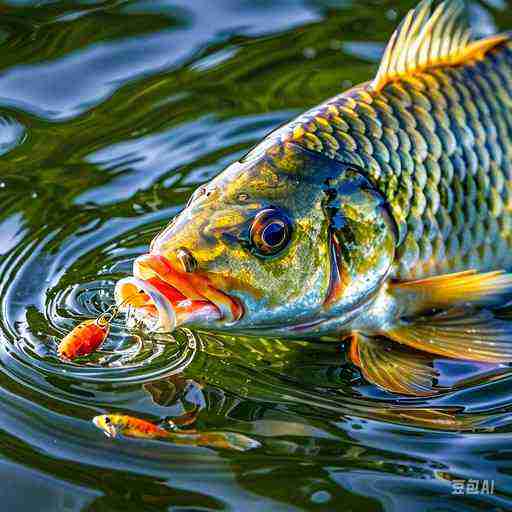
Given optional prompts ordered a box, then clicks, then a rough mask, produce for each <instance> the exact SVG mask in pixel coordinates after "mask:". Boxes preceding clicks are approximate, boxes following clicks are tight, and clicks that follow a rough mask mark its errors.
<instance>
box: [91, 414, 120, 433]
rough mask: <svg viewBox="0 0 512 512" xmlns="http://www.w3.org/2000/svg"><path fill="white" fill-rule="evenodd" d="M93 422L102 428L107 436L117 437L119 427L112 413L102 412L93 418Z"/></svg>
mask: <svg viewBox="0 0 512 512" xmlns="http://www.w3.org/2000/svg"><path fill="white" fill-rule="evenodd" d="M92 422H93V423H94V425H95V426H96V427H98V428H99V429H100V430H103V432H104V433H105V435H106V436H107V437H116V435H117V428H116V425H115V421H114V419H113V418H112V417H111V416H110V415H108V414H101V415H99V416H95V417H94V418H93V419H92Z"/></svg>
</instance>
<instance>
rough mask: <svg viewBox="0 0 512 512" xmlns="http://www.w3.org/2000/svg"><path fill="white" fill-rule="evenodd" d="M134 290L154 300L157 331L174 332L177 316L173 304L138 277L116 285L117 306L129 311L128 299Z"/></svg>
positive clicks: (124, 280)
mask: <svg viewBox="0 0 512 512" xmlns="http://www.w3.org/2000/svg"><path fill="white" fill-rule="evenodd" d="M134 288H135V289H136V290H138V291H143V292H144V293H146V294H147V295H149V297H150V298H151V300H152V304H153V305H154V306H155V307H156V310H157V313H158V325H157V327H156V329H155V330H158V331H163V332H172V331H174V329H175V328H176V323H177V322H176V314H175V312H174V309H173V308H172V304H171V302H170V301H169V300H168V299H167V297H165V295H163V294H162V293H161V292H160V291H159V290H158V289H157V288H155V287H154V286H152V285H151V284H150V283H148V282H147V281H145V280H143V279H139V278H137V277H125V278H124V279H121V280H119V281H118V282H117V283H116V287H115V291H114V295H115V300H116V304H117V305H118V306H121V309H122V310H123V309H128V308H129V307H130V305H131V304H130V301H127V300H126V299H127V297H129V296H130V295H133V294H134Z"/></svg>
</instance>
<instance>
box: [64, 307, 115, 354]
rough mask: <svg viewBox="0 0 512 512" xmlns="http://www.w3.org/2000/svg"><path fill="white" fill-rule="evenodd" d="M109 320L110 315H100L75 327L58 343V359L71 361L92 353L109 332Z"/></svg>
mask: <svg viewBox="0 0 512 512" xmlns="http://www.w3.org/2000/svg"><path fill="white" fill-rule="evenodd" d="M110 319H111V315H108V316H107V315H101V316H100V317H98V318H95V319H93V320H85V321H84V322H82V323H80V324H79V325H77V326H76V327H75V328H74V329H73V330H72V331H71V332H70V333H69V334H67V335H66V336H65V337H64V339H63V340H62V341H61V342H60V344H59V348H58V350H57V352H58V354H59V357H61V358H64V359H69V360H72V359H75V358H77V357H79V356H86V355H88V354H90V353H92V352H94V351H95V350H96V349H97V348H98V347H99V346H100V345H101V344H102V343H103V342H104V341H105V339H106V338H107V336H108V333H109V332H110Z"/></svg>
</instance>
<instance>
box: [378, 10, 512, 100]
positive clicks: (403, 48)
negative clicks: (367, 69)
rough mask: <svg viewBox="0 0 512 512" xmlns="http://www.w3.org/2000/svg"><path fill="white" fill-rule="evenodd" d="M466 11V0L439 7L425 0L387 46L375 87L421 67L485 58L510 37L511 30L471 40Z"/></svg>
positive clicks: (452, 64)
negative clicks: (506, 32)
mask: <svg viewBox="0 0 512 512" xmlns="http://www.w3.org/2000/svg"><path fill="white" fill-rule="evenodd" d="M463 14H464V3H463V1H462V0H446V1H445V2H442V3H440V4H439V5H437V7H436V8H434V5H433V2H432V0H423V1H422V2H421V3H420V4H418V6H417V7H416V8H415V9H412V10H411V11H409V13H408V14H407V15H406V17H405V18H404V20H403V21H402V23H401V24H400V26H399V27H398V28H397V30H396V31H395V33H394V34H393V35H392V37H391V39H390V41H389V43H388V46H387V47H386V51H385V52H384V56H383V58H382V61H381V63H380V67H379V71H378V72H377V76H376V77H375V79H374V80H373V82H372V84H371V87H372V89H373V90H375V91H380V90H381V89H382V88H384V87H385V86H386V85H387V84H389V83H390V82H392V81H393V80H396V79H399V78H401V77H404V76H407V75H410V74H411V73H414V72H417V71H424V70H426V69H430V68H433V67H436V66H456V65H458V64H463V63H464V62H466V61H468V60H470V59H481V58H483V57H484V56H485V54H486V53H487V52H488V51H489V50H491V49H492V48H494V47H495V46H497V45H499V44H500V43H503V42H505V41H508V40H510V34H498V35H495V36H491V37H488V38H486V39H482V40H479V41H474V42H470V38H471V29H470V27H469V25H468V23H467V19H466V17H465V16H464V15H463Z"/></svg>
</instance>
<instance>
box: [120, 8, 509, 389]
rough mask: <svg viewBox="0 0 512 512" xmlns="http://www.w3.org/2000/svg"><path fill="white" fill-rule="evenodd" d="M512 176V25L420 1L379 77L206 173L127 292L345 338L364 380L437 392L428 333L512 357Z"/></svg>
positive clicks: (445, 350) (447, 350)
mask: <svg viewBox="0 0 512 512" xmlns="http://www.w3.org/2000/svg"><path fill="white" fill-rule="evenodd" d="M511 178H512V36H511V34H500V35H495V36H492V37H488V38H486V39H482V40H477V41H472V40H471V35H470V29H469V27H468V26H467V24H466V21H465V17H464V13H463V4H462V2H461V1H458V0H448V1H445V2H443V3H439V4H433V3H432V2H431V1H430V0H424V1H423V2H421V3H420V4H419V5H418V6H417V7H416V9H414V10H412V11H411V12H409V14H408V15H407V16H406V17H405V19H404V20H403V22H402V23H401V25H400V26H399V27H398V29H397V30H396V32H395V33H394V34H393V36H392V38H391V40H390V42H389V44H388V46H387V49H386V51H385V53H384V56H383V58H382V61H381V64H380V67H379V70H378V72H377V75H376V77H375V78H374V79H373V80H372V81H370V82H368V83H365V84H361V85H359V86H356V87H354V88H352V89H350V90H349V91H347V92H344V93H342V94H339V95H338V96H335V97H334V98H332V99H330V100H328V101H326V102H325V103H323V104H321V105H319V106H318V107H315V108H313V109H312V110H309V111H308V112H306V113H304V114H302V115H300V116H299V117H297V118H296V119H294V120H292V121H291V122H290V123H288V124H287V125H285V126H283V127H281V128H279V129H277V130H276V131H274V132H273V133H271V134H270V135H268V136H267V137H266V138H265V139H264V140H263V141H262V142H261V143H260V144H258V145H257V146H256V147H255V148H253V149H252V150H251V151H250V152H249V153H248V154H247V155H246V156H245V157H243V158H242V159H241V160H240V161H238V162H235V163H234V164H232V165H231V166H229V167H228V168H227V169H226V170H225V171H224V172H222V173H221V174H220V175H219V176H217V177H216V178H215V179H213V180H212V181H211V182H210V183H208V184H207V185H205V186H202V187H200V188H199V189H198V190H197V191H196V192H195V193H194V194H193V196H192V197H191V199H190V201H189V203H188V204H187V206H186V208H185V209H184V210H183V211H182V212H181V213H180V214H179V215H178V216H177V217H176V218H174V219H173V220H172V222H171V223H170V225H169V226H168V227H167V228H166V229H165V230H164V231H163V232H162V233H160V234H159V235H158V236H157V237H156V238H155V239H154V240H153V242H152V243H151V247H150V251H149V253H148V254H146V255H144V256H141V257H139V258H138V259H137V260H136V261H135V263H134V277H133V278H127V279H125V280H123V281H122V282H120V283H119V284H118V286H117V289H116V295H117V300H118V302H121V301H123V300H125V299H126V297H127V296H128V294H130V293H133V292H134V290H136V289H139V288H141V286H146V288H147V289H148V290H149V293H147V294H146V295H145V296H144V299H143V304H142V303H141V304H138V305H137V304H133V306H137V307H139V309H140V310H144V312H145V313H144V315H147V316H148V317H149V316H151V315H153V319H154V318H157V319H160V320H163V321H162V322H161V324H162V325H161V326H162V327H163V329H164V330H165V329H169V328H171V329H172V328H175V327H176V326H178V325H181V324H188V325H191V326H196V327H201V328H207V329H211V330H219V331H228V332H232V331H238V332H241V333H248V334H258V335H273V336H288V337H302V338H303V337H324V338H329V339H332V338H335V339H341V338H342V337H343V338H345V339H347V337H348V339H350V340H351V344H352V346H351V350H350V351H349V357H351V360H352V361H353V362H354V363H355V364H357V365H358V366H359V367H360V368H361V371H362V373H363V375H364V376H365V377H366V378H367V379H368V380H370V381H371V382H373V383H375V384H377V385H379V386H381V387H383V388H385V389H387V390H390V391H395V392H399V393H405V394H416V395H418V394H420V395H421V394H432V393H435V392H436V389H435V378H436V371H435V370H434V368H433V366H432V357H431V356H428V355H427V354H422V353H421V352H415V350H418V349H419V350H421V351H424V352H427V353H428V354H430V355H437V356H444V357H452V358H458V359H471V360H476V361H480V362H489V363H502V362H509V361H512V322H511V321H510V319H507V318H506V315H505V316H504V315H502V314H500V312H499V311H497V308H499V307H500V306H502V305H504V304H505V303H507V302H508V301H510V300H511V299H512V275H511V274H509V273H507V271H508V270H510V268H511V267H512V251H511V245H512V229H511V228H512V181H511ZM141 283H143V284H142V285H141ZM164 303H165V304H167V306H166V307H167V310H168V309H169V307H170V308H172V310H173V311H174V313H175V315H174V317H173V321H172V325H170V322H169V317H170V316H171V315H169V314H167V313H166V314H162V313H161V311H163V310H165V308H164V307H163V306H162V304H164ZM144 315H143V316H144ZM383 339H386V340H385V341H386V343H382V340H383ZM389 341H391V342H397V343H391V348H390V347H389V346H388V345H389ZM398 344H401V345H402V347H400V345H398ZM384 346H385V347H386V349H385V350H384V348H383V347H384ZM404 346H405V347H404ZM393 347H397V348H396V350H395V349H394V348H393ZM410 349H413V350H412V351H411V350H410ZM424 356H425V357H424Z"/></svg>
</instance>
